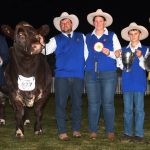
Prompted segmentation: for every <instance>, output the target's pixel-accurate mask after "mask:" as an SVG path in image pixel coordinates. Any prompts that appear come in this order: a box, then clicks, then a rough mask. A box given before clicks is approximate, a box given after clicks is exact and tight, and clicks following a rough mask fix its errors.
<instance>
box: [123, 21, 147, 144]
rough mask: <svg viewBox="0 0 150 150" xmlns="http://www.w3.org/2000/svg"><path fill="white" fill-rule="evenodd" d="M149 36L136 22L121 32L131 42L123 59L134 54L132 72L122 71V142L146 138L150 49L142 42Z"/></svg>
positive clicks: (125, 48) (124, 49)
mask: <svg viewBox="0 0 150 150" xmlns="http://www.w3.org/2000/svg"><path fill="white" fill-rule="evenodd" d="M148 35H149V33H148V30H147V29H146V28H145V27H144V26H141V25H138V24H136V23H135V22H132V23H130V24H129V26H127V27H126V28H124V29H122V31H121V37H122V38H123V39H124V40H126V41H129V44H128V45H127V46H125V47H122V57H123V54H125V53H126V52H132V53H133V56H134V58H133V63H132V65H131V67H130V71H129V72H127V71H126V69H125V66H124V68H123V71H122V92H123V101H124V114H123V116H124V134H123V136H122V137H121V141H123V142H124V141H131V140H136V141H142V139H143V137H144V129H143V125H144V115H145V113H144V94H145V91H146V88H147V78H146V70H145V66H144V57H146V56H147V54H148V52H149V49H148V47H147V46H144V45H142V44H141V42H140V41H141V40H144V39H146V38H147V37H148ZM123 64H124V62H123ZM133 122H134V123H133ZM133 124H134V128H133ZM133 136H134V138H133Z"/></svg>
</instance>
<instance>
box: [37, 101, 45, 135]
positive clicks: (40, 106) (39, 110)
mask: <svg viewBox="0 0 150 150" xmlns="http://www.w3.org/2000/svg"><path fill="white" fill-rule="evenodd" d="M44 104H45V99H40V100H39V101H38V102H36V103H35V107H34V112H35V124H34V132H35V134H36V135H39V134H42V125H41V120H42V115H43V112H42V109H43V107H44Z"/></svg>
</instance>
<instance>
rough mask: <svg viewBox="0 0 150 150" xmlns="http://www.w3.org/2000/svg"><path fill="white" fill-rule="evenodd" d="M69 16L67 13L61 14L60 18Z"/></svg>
mask: <svg viewBox="0 0 150 150" xmlns="http://www.w3.org/2000/svg"><path fill="white" fill-rule="evenodd" d="M68 15H69V14H68V13H67V12H63V13H62V14H61V15H60V16H61V17H65V16H68Z"/></svg>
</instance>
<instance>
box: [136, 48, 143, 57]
mask: <svg viewBox="0 0 150 150" xmlns="http://www.w3.org/2000/svg"><path fill="white" fill-rule="evenodd" d="M135 52H136V56H137V57H138V58H140V57H141V56H142V51H141V50H138V49H136V51H135Z"/></svg>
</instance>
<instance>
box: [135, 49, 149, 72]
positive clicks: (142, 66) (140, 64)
mask: <svg viewBox="0 0 150 150" xmlns="http://www.w3.org/2000/svg"><path fill="white" fill-rule="evenodd" d="M137 52H138V51H137ZM148 54H149V48H147V50H146V53H145V56H143V55H141V56H140V57H138V58H139V66H140V67H141V68H142V69H144V70H145V69H146V68H145V64H144V61H145V58H146V57H147V56H148ZM137 55H138V54H137Z"/></svg>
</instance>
